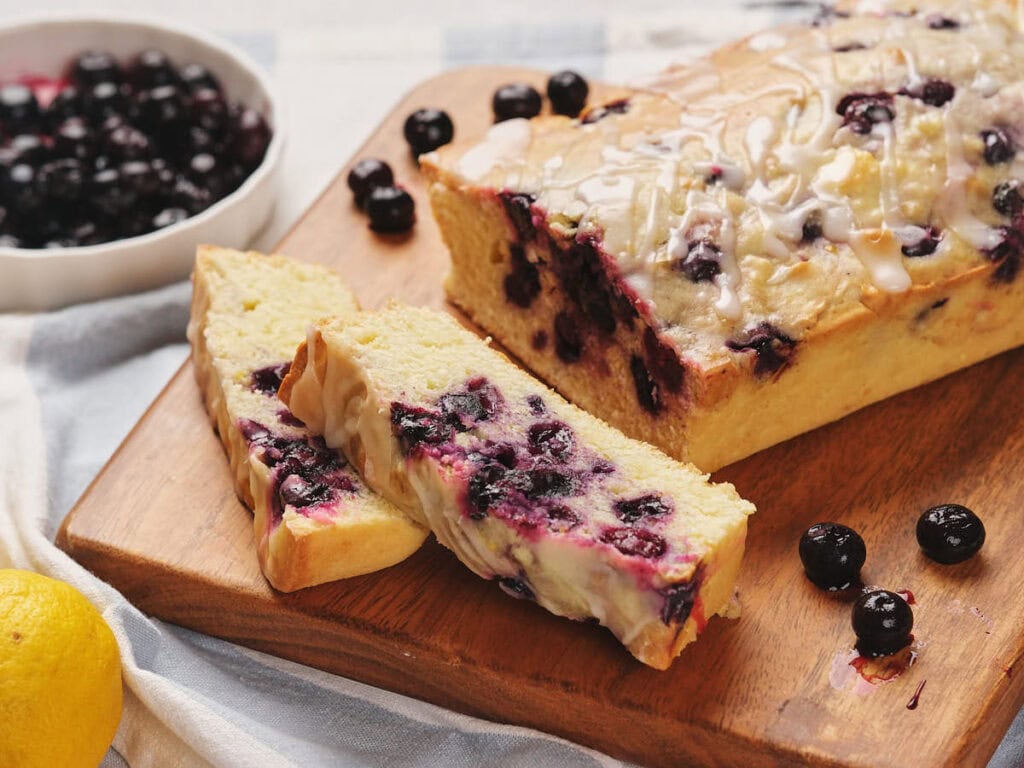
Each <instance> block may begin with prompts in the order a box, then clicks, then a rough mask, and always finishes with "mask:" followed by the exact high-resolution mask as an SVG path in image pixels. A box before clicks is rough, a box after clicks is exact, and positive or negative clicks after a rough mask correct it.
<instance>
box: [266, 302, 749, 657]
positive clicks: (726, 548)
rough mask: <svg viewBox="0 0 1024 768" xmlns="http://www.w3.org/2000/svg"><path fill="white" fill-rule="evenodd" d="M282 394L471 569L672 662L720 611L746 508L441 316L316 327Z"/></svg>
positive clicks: (410, 312) (379, 316)
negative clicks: (598, 624) (597, 623)
mask: <svg viewBox="0 0 1024 768" xmlns="http://www.w3.org/2000/svg"><path fill="white" fill-rule="evenodd" d="M280 396H281V398H282V399H283V400H284V401H285V402H286V403H287V404H288V405H289V407H290V408H291V410H292V411H293V412H294V413H295V414H296V415H297V416H298V417H299V418H301V419H303V421H305V422H306V423H307V424H308V425H309V427H310V428H311V429H313V430H315V431H317V432H321V433H322V434H323V435H324V438H325V439H326V441H327V444H328V445H330V446H332V447H340V448H342V449H343V450H344V452H345V454H346V455H347V456H348V458H349V460H350V461H351V462H352V463H353V464H355V466H356V467H357V468H358V469H359V472H360V474H361V475H362V477H363V478H364V479H365V480H366V483H367V484H368V485H369V486H370V487H371V488H372V489H374V490H375V491H377V492H379V493H380V494H381V495H382V496H385V497H386V498H388V499H389V500H390V501H392V502H393V503H394V504H395V505H396V506H398V507H400V508H401V509H402V510H403V511H405V512H407V513H408V514H409V515H410V516H411V517H413V518H415V519H416V520H417V521H418V522H419V523H420V524H422V525H426V526H429V527H430V529H431V530H432V531H433V532H434V535H435V536H436V537H437V540H438V541H440V542H441V543H442V544H443V545H445V546H446V547H448V548H449V549H451V550H452V551H453V552H454V553H455V554H456V556H457V557H458V558H459V559H460V560H461V561H462V562H463V563H464V564H465V565H467V566H468V567H469V568H470V569H471V570H473V571H474V572H475V573H477V574H478V575H480V576H483V577H484V578H487V579H497V580H498V583H499V584H500V586H501V587H502V588H503V589H504V590H505V591H506V592H508V593H510V594H511V595H513V596H515V597H520V598H526V599H530V600H535V601H536V602H537V603H538V604H540V605H541V606H543V607H544V608H546V609H548V610H549V611H551V612H552V613H556V614H559V615H561V616H568V617H571V618H574V619H590V618H592V619H597V620H598V621H600V622H601V623H602V624H604V625H605V626H606V627H608V628H609V629H610V630H611V631H612V632H613V633H614V634H615V636H616V637H617V638H618V639H619V640H620V641H621V642H622V643H623V644H624V645H625V646H626V647H627V648H628V649H629V650H630V651H631V652H632V653H633V655H634V656H636V657H637V658H638V659H639V660H640V661H642V662H644V663H645V664H648V665H650V666H652V667H656V668H658V669H664V668H666V667H668V666H669V664H670V663H671V662H672V660H673V659H674V658H675V657H676V656H677V655H678V653H679V652H680V650H681V649H682V647H683V646H685V645H686V644H687V643H689V642H690V641H691V640H693V639H694V638H695V637H696V636H697V634H698V633H699V632H700V631H701V630H702V629H703V628H704V625H705V623H706V621H707V619H708V618H710V617H711V616H712V615H714V614H721V613H725V612H727V611H728V610H729V608H730V605H731V601H732V598H733V592H734V585H735V582H736V576H737V572H738V569H739V565H740V558H741V556H742V553H743V546H744V541H745V536H746V528H747V515H749V514H750V513H752V512H753V511H754V508H753V505H751V504H750V503H748V502H746V501H744V500H742V499H741V498H740V497H739V496H738V495H737V494H736V491H735V490H734V489H733V487H732V486H731V485H727V484H723V485H712V484H710V483H709V482H708V480H707V477H706V476H705V475H703V474H701V473H700V472H698V471H697V470H695V469H694V468H693V467H691V466H686V465H683V464H680V463H678V462H676V461H674V460H673V459H670V458H669V457H668V456H666V455H665V454H663V453H661V452H660V451H658V450H657V449H655V448H653V447H651V446H649V445H647V444H645V443H641V442H638V441H636V440H632V439H630V438H627V437H625V436H624V435H623V434H622V433H621V432H619V431H618V430H616V429H614V428H612V427H609V426H608V425H607V424H604V423H603V422H601V421H600V420H598V419H596V418H595V417H593V416H591V415H589V414H587V413H585V412H583V411H581V410H579V409H578V408H576V407H575V406H573V405H570V404H569V403H567V402H566V401H565V400H564V399H562V398H561V397H559V396H558V395H557V394H556V393H554V392H553V391H551V390H550V389H548V388H547V387H545V386H544V385H543V384H541V383H540V382H538V381H537V380H536V379H534V378H533V377H531V376H530V375H528V374H527V373H525V372H523V371H522V370H520V369H519V368H517V367H516V366H514V365H513V364H512V363H510V362H509V361H508V360H507V359H506V358H505V357H503V356H502V355H501V354H499V353H497V352H495V351H494V350H492V349H491V348H490V347H488V346H487V344H486V343H484V342H483V341H481V340H480V339H479V338H477V337H476V336H475V335H473V334H472V333H470V332H469V331H467V330H465V329H464V328H462V327H460V326H459V325H458V324H456V323H455V321H454V320H452V318H450V317H449V316H447V315H445V314H443V313H440V312H435V311H432V310H428V309H410V308H403V307H398V306H394V307H390V308H388V309H386V310H384V311H382V312H379V313H364V314H362V315H360V316H359V317H358V318H355V319H352V320H349V319H344V320H340V321H339V320H330V321H325V322H321V323H319V324H317V325H316V326H314V327H313V329H312V330H311V331H310V333H309V336H308V340H307V342H306V344H305V346H304V347H302V348H300V350H299V351H298V354H297V355H296V358H295V360H294V362H293V363H292V365H291V369H290V370H289V372H288V375H287V376H286V377H285V380H284V383H283V385H282V387H281V390H280Z"/></svg>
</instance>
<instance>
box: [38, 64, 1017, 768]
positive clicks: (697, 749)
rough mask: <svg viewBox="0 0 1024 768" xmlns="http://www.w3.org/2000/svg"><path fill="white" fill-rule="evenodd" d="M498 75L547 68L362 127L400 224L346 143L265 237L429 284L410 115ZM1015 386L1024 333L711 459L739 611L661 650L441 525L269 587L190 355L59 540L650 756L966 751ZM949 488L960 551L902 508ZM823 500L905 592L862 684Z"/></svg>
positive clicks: (401, 280) (348, 669)
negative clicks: (828, 421)
mask: <svg viewBox="0 0 1024 768" xmlns="http://www.w3.org/2000/svg"><path fill="white" fill-rule="evenodd" d="M511 80H528V81H532V82H534V83H535V84H538V85H540V84H542V83H543V80H544V76H543V75H542V74H540V73H537V72H524V71H520V70H512V69H497V68H474V69H468V70H461V71H456V72H450V73H448V74H445V75H442V76H440V77H438V78H435V79H433V80H430V81H428V82H426V83H424V84H423V85H421V86H420V87H418V88H417V89H416V90H415V91H413V92H412V93H411V94H409V96H407V97H406V98H405V99H404V100H403V101H402V102H401V104H399V105H398V107H397V108H396V109H395V111H394V112H393V113H392V114H391V115H390V116H389V117H388V118H387V119H386V120H385V121H384V122H383V124H382V125H381V127H380V129H379V130H378V131H377V132H376V133H375V134H374V135H373V136H372V137H371V138H370V140H369V141H368V142H367V144H366V145H365V146H364V147H363V149H362V150H360V152H359V154H358V155H357V157H367V156H376V157H382V158H385V159H387V160H388V161H389V162H391V163H392V165H393V166H394V168H395V171H396V174H397V176H398V179H399V181H400V182H401V183H402V184H404V185H405V186H406V187H407V188H408V189H409V190H410V191H411V192H412V194H413V195H414V197H415V198H416V203H417V213H418V218H419V221H418V223H417V225H416V227H415V231H414V232H413V233H412V234H411V235H409V236H407V237H394V238H382V237H378V236H375V235H373V234H372V233H371V232H370V231H369V230H368V229H367V227H366V221H365V218H364V217H363V216H362V215H361V214H360V213H359V212H357V211H356V210H355V208H354V207H353V205H352V201H351V196H350V194H349V192H348V190H347V189H346V186H345V173H347V170H348V169H347V168H345V169H343V171H342V173H341V174H339V176H338V177H337V178H336V179H335V180H334V182H333V183H332V184H331V185H330V186H329V187H328V189H327V190H326V191H325V192H324V194H323V195H322V196H321V197H320V198H319V199H318V200H317V201H316V203H315V204H314V205H313V207H312V208H311V209H310V211H309V212H308V213H307V214H306V216H305V217H304V218H303V219H302V220H301V221H300V222H299V223H298V225H297V226H296V227H295V229H294V230H293V231H292V232H291V233H290V234H289V235H288V236H287V237H286V238H285V240H284V242H283V243H281V246H280V250H281V251H282V252H284V253H286V254H289V255H292V256H296V257H298V258H303V259H308V260H311V261H317V262H323V263H325V264H329V265H331V266H333V267H335V268H337V269H338V270H339V271H340V272H341V273H342V275H344V276H345V278H346V279H347V280H348V281H349V283H350V284H351V285H352V287H353V288H354V289H355V291H356V292H357V294H358V295H359V297H360V299H361V300H362V301H363V303H364V305H365V306H367V307H375V306H379V305H380V304H381V303H382V302H384V301H385V300H386V299H387V298H389V297H392V296H395V297H398V298H401V299H402V300H404V301H406V302H409V303H416V304H426V305H432V306H443V298H442V293H441V279H442V277H443V275H444V274H445V271H446V269H447V255H446V252H445V249H444V247H443V246H442V245H441V242H440V239H439V236H438V232H437V229H436V227H435V225H434V223H433V221H432V219H431V217H430V213H429V207H428V204H427V200H426V196H425V190H424V186H423V180H422V178H421V177H420V176H419V174H418V172H417V170H416V166H415V164H414V162H413V161H412V160H411V158H410V156H409V154H408V151H407V148H406V146H405V144H404V141H403V139H402V123H403V121H404V119H405V116H406V115H407V114H408V113H409V112H411V111H412V110H413V109H415V108H417V107H421V106H438V107H442V108H444V109H447V110H448V111H449V112H450V113H451V114H452V116H453V118H454V120H455V125H456V129H457V131H458V132H459V133H460V134H463V135H471V134H474V133H479V132H481V131H483V130H484V129H485V127H486V126H487V124H488V123H489V121H490V114H489V112H490V106H489V105H490V95H491V93H492V92H493V90H494V89H495V87H496V86H498V85H500V84H501V83H503V82H507V81H511ZM607 93H608V91H605V94H607ZM850 375H852V376H856V375H857V373H856V371H851V372H850ZM823 385H825V386H827V382H825V383H823ZM1022 391H1024V352H1022V351H1021V350H1018V351H1015V352H1011V353H1008V354H1004V355H1002V356H1000V357H998V358H995V359H993V360H990V361H988V362H986V363H983V364H980V365H976V366H974V367H973V368H970V369H968V370H965V371H962V372H960V373H957V374H955V375H953V376H950V377H948V378H946V379H944V380H942V381H939V382H936V383H934V384H931V385H929V386H926V387H923V388H920V389H918V390H915V391H913V392H910V393H907V394H904V395H902V396H900V397H896V398H893V399H891V400H888V401H886V402H884V403H881V404H879V405H876V406H873V407H871V408H868V409H866V410H864V411H862V412H860V413H857V414H855V415H853V416H850V417H848V418H846V419H844V420H843V421H841V422H839V423H836V424H833V425H831V426H828V427H825V428H822V429H819V430H817V431H815V432H813V433H810V434H807V435H804V436H802V437H800V438H797V439H795V440H791V441H789V442H787V443H785V444H784V445H780V446H777V447H776V448H773V449H771V450H768V451H764V452H762V453H760V454H759V455H757V456H754V457H752V458H750V459H748V460H746V461H744V462H742V463H740V464H737V465H734V466H732V467H728V468H726V469H724V470H722V471H720V472H718V473H717V474H716V479H720V480H729V481H731V482H733V483H735V484H736V487H737V488H738V489H739V490H740V492H741V493H742V494H743V495H744V496H746V497H747V498H749V499H751V500H752V501H753V502H754V503H756V504H757V507H758V510H759V511H758V514H757V515H756V516H755V517H754V518H753V519H752V522H751V526H750V537H749V544H748V553H747V556H746V560H745V562H744V566H743V572H742V576H741V579H740V589H741V598H742V602H743V617H742V618H741V619H740V620H739V621H728V620H724V619H714V620H712V621H711V623H710V625H709V626H708V629H707V632H706V633H705V634H704V636H703V637H702V638H701V639H700V641H699V642H697V643H696V644H695V645H693V646H691V647H689V648H687V649H686V651H685V652H684V653H683V655H682V656H681V658H679V659H678V660H677V662H676V664H675V666H674V667H673V668H672V669H671V670H669V671H667V672H657V671H655V670H652V669H648V668H646V667H644V666H642V665H641V664H639V663H638V662H636V661H634V660H633V659H632V657H630V656H629V654H628V653H626V652H625V651H624V650H623V649H622V648H621V647H620V646H619V645H618V644H617V643H616V641H615V640H614V639H613V638H612V636H611V634H610V633H608V632H607V631H605V630H604V629H602V628H601V627H598V626H596V625H591V624H577V623H573V622H571V621H567V620H565V619H560V618H557V617H554V616H551V615H549V614H547V613H545V612H544V611H543V610H542V609H540V608H538V607H537V606H536V605H533V604H530V603H526V602H522V601H516V600H513V599H511V598H509V597H507V596H505V595H504V594H503V593H502V592H501V591H500V590H499V589H498V588H497V586H496V585H495V584H494V583H489V582H484V581H481V580H479V579H477V578H476V577H475V576H473V575H472V574H470V573H469V571H467V570H466V569H464V568H463V567H462V566H461V565H460V564H459V563H458V562H457V561H456V559H455V558H454V557H453V556H452V555H451V554H449V553H448V552H447V551H446V550H444V549H442V548H441V547H440V546H438V545H437V544H436V543H434V542H433V541H432V540H431V541H430V542H428V543H427V544H426V545H425V546H424V547H423V548H422V550H420V551H419V552H418V553H417V554H416V555H414V556H413V557H411V558H410V559H409V560H407V561H406V562H404V563H401V564H400V565H397V566H395V567H393V568H390V569H388V570H387V571H384V572H381V573H376V574H372V575H368V576H364V577H360V578H355V579H350V580H348V581H343V582H338V583H334V584H329V585H325V586H320V587H315V588H311V589H307V590H303V591H301V592H299V593H295V594H280V593H276V592H274V591H273V590H271V589H270V588H269V587H268V585H267V583H266V582H265V581H264V580H263V578H262V576H261V574H260V572H259V569H258V567H257V563H256V556H255V544H254V539H253V532H252V523H251V517H250V515H249V513H248V512H247V511H246V510H245V508H244V507H243V506H242V505H241V504H240V503H239V502H238V501H237V499H236V498H235V496H234V494H233V492H232V489H231V482H230V478H229V475H228V467H227V464H226V462H225V460H224V457H223V454H222V452H221V447H220V444H219V443H218V441H217V440H216V438H215V437H214V433H213V431H212V429H211V428H210V425H209V423H208V421H207V419H206V416H205V415H204V412H203V409H202V406H201V403H200V397H199V392H198V390H197V388H196V386H195V383H194V381H193V378H192V370H191V368H190V366H189V365H185V366H184V367H183V368H182V370H181V371H179V372H178V374H177V375H176V376H175V377H174V378H173V379H172V380H171V382H170V383H169V384H168V386H167V388H166V389H165V390H164V391H163V393H162V394H161V395H160V396H159V398H158V399H157V400H156V402H155V403H154V404H153V406H152V407H151V408H150V409H149V411H148V412H147V413H146V415H145V416H144V417H143V418H142V420H141V421H140V422H139V424H138V425H137V426H136V427H135V429H134V430H133V431H132V432H131V434H130V435H129V436H128V437H127V439H126V440H125V442H124V444H123V445H122V446H121V447H120V449H119V450H118V451H117V453H116V454H115V455H114V457H113V458H112V459H111V460H110V462H109V463H108V464H107V466H106V467H105V468H104V470H103V471H102V472H101V473H100V475H99V476H98V477H97V478H96V480H95V481H94V482H93V484H92V485H91V486H90V488H89V489H88V490H87V491H86V493H85V494H84V495H83V497H82V499H81V500H80V501H79V502H78V505H77V506H76V507H75V509H74V510H72V512H71V513H70V515H69V516H68V518H67V520H66V521H65V522H64V525H63V527H62V528H61V531H60V533H59V539H58V540H59V544H60V546H62V547H63V548H64V549H65V550H67V551H68V552H70V553H71V554H72V555H73V556H74V557H75V558H76V559H77V560H79V561H80V562H81V563H83V564H84V565H85V566H86V567H88V568H89V569H90V570H92V571H93V572H94V573H96V574H97V575H99V576H100V577H101V578H103V579H106V580H107V581H109V582H110V583H111V584H113V585H114V586H116V587H117V588H118V589H120V590H121V591H122V592H123V593H124V594H125V595H126V596H127V597H128V598H129V599H130V600H131V601H132V602H134V603H135V604H136V605H138V606H139V607H140V608H141V609H142V610H144V611H146V612H148V613H151V614H153V615H154V616H157V617H159V618H161V619H164V620H166V621H170V622H174V623H177V624H181V625H183V626H186V627H190V628H192V629H196V630H199V631H201V632H206V633H209V634H211V635H216V636H218V637H222V638H226V639H228V640H232V641H235V642H237V643H241V644H242V645H246V646H249V647H252V648H257V649H259V650H262V651H267V652H269V653H273V654H277V655H280V656H284V657H286V658H289V659H294V660H296V661H299V662H303V663H306V664H310V665H312V666H315V667H319V668H321V669H325V670H329V671H331V672H335V673H337V674H340V675H345V676H347V677H351V678H355V679H357V680H361V681H364V682H367V683H371V684H373V685H378V686H381V687H384V688H388V689H390V690H393V691H398V692H400V693H403V694H408V695H410V696H414V697H416V698H420V699H425V700H427V701H431V702H434V703H436V704H440V705H442V706H445V707H450V708H452V709H457V710H459V711H462V712H467V713H470V714H473V715H479V716H481V717H485V718H489V719H492V720H497V721H501V722H507V723H515V724H519V725H526V726H533V727H535V728H539V729H541V730H544V731H548V732H551V733H555V734H558V735H560V736H564V737H566V738H569V739H572V740H574V741H577V742H580V743H582V744H586V745H589V746H591V747H595V748H597V749H599V750H603V751H605V752H608V753H610V754H612V755H616V756H619V757H622V758H626V759H630V760H634V761H637V762H639V763H643V764H647V765H650V766H690V765H701V766H744V768H755V767H758V766H784V765H785V766H788V765H793V764H809V765H814V766H982V765H984V764H985V762H986V760H987V759H988V757H989V756H990V755H991V753H992V752H993V751H994V749H995V747H996V746H997V744H998V743H999V740H1000V739H1001V737H1002V736H1003V734H1004V732H1005V730H1006V728H1007V727H1008V726H1009V724H1010V722H1011V720H1012V718H1013V716H1014V715H1015V714H1016V712H1017V711H1018V709H1019V708H1020V707H1021V705H1022V703H1024V670H1022V673H1018V674H1013V673H1014V671H1015V665H1016V663H1017V660H1018V659H1019V658H1020V656H1021V647H1022V640H1024V601H1022V600H1021V599H1020V591H1021V583H1022V580H1024V529H1022V527H1021V526H1020V524H1019V520H1020V519H1021V510H1022V507H1024V484H1022V474H1024V473H1022V472H1021V462H1020V458H1021V456H1024V428H1022V427H1024V397H1021V395H1020V393H1021V392H1022ZM942 502H958V503H962V504H966V505H968V506H970V507H972V508H973V509H975V510H976V511H977V512H978V513H979V514H980V515H981V517H982V518H983V519H984V521H985V524H986V526H987V529H988V541H987V542H986V544H985V547H984V549H983V551H982V553H981V555H980V556H978V557H976V558H974V559H973V560H972V561H970V562H968V563H965V564H962V565H958V566H940V565H936V564H934V563H931V562H930V561H928V560H926V559H925V558H924V557H923V556H922V555H921V554H920V553H919V551H918V548H917V545H916V542H915V539H914V525H915V522H916V520H917V517H918V515H919V513H920V512H921V511H922V510H923V509H924V508H926V507H928V506H930V505H933V504H938V503H942ZM824 519H828V520H837V521H840V522H843V523H846V524H848V525H852V526H853V527H855V528H856V529H858V530H859V531H860V532H861V533H862V534H863V536H864V539H865V540H866V542H867V546H868V562H867V566H866V568H865V571H864V577H865V581H866V582H867V583H869V584H878V585H882V586H886V587H888V588H892V589H910V590H912V591H913V593H914V595H915V596H916V601H917V604H916V605H915V614H916V626H915V630H914V631H915V636H916V638H917V641H918V645H919V659H918V661H917V663H916V665H914V666H913V667H911V668H910V669H909V670H908V671H907V672H906V673H905V674H904V675H903V676H902V677H900V678H898V679H896V680H894V681H892V682H889V683H886V684H884V685H877V686H874V687H872V686H867V685H862V686H861V687H863V688H866V689H867V690H868V691H869V692H867V693H864V692H863V691H860V692H858V691H854V690H851V689H848V688H844V686H843V678H844V676H847V675H848V674H849V673H850V672H852V668H850V667H849V666H847V665H846V664H845V657H844V656H843V655H842V654H843V653H844V652H846V651H848V650H849V649H850V647H851V644H852V642H853V635H852V631H851V630H850V606H849V603H848V602H844V601H843V600H841V599H838V598H831V597H829V596H827V595H826V594H823V593H822V592H819V591H818V590H816V589H814V588H813V587H811V586H810V584H809V583H808V582H807V581H806V579H805V578H804V576H803V574H802V570H801V566H800V561H799V559H798V557H797V553H796V546H797V541H798V539H799V537H800V534H801V533H802V531H803V530H804V529H805V528H806V527H807V526H808V525H810V524H811V523H814V522H816V521H820V520H824ZM926 680H927V686H926V687H925V688H924V690H923V692H922V694H921V697H920V703H919V705H918V706H917V708H916V709H913V710H911V709H908V708H907V703H908V701H909V699H910V698H911V696H912V694H913V693H914V691H915V689H917V688H918V686H919V685H920V684H921V683H923V682H924V681H926Z"/></svg>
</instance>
